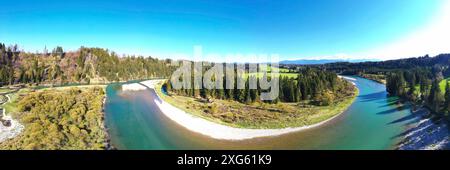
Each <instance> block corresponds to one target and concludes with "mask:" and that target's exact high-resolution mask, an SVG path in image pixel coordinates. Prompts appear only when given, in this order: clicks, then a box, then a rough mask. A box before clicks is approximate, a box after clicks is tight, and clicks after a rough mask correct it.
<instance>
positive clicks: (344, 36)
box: [0, 0, 450, 59]
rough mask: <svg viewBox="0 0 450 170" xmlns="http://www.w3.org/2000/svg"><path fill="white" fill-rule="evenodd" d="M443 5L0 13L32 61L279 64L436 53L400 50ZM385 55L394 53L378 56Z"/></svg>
mask: <svg viewBox="0 0 450 170" xmlns="http://www.w3.org/2000/svg"><path fill="white" fill-rule="evenodd" d="M448 2H449V1H447V0H292V1H287V0H281V1H275V0H272V1H267V0H252V1H250V0H244V1H242V0H240V1H239V0H223V1H212V0H211V1H206V0H189V1H187V0H176V1H157V0H152V1H143V0H141V1H133V0H130V1H118V0H117V1H116V0H109V1H103V0H99V1H95V2H94V1H89V0H77V1H70V0H68V1H50V0H49V1H44V0H16V1H10V0H0V4H2V6H3V7H7V8H2V10H0V42H3V43H6V44H14V43H17V44H19V45H20V47H21V48H23V49H25V50H27V51H33V52H34V51H36V50H39V51H42V49H43V48H44V47H45V46H47V48H49V49H51V48H53V47H55V46H57V45H60V46H63V47H64V48H65V49H67V50H75V49H77V48H79V47H80V46H88V47H102V48H108V49H110V50H113V51H116V52H118V53H126V54H142V55H153V56H160V57H166V56H168V55H169V54H173V53H187V54H192V53H193V46H194V45H201V46H202V47H203V51H204V53H219V54H227V53H243V54H246V53H257V54H259V53H269V54H270V53H277V54H279V55H280V56H281V59H298V58H308V59H310V58H326V57H342V56H344V57H349V58H350V57H352V58H370V57H371V58H377V57H381V58H389V57H410V56H401V55H423V53H425V52H428V51H429V50H430V49H431V48H434V47H436V46H430V48H426V49H423V50H421V51H417V52H414V53H412V52H411V53H406V52H403V51H406V49H409V47H410V46H413V45H409V46H408V45H406V46H405V45H404V44H405V42H406V41H408V42H409V41H413V40H409V39H411V37H414V36H416V35H418V34H421V33H418V32H423V30H428V31H430V30H433V29H431V28H430V26H434V25H438V24H439V23H442V22H444V21H442V19H441V20H438V19H436V18H439V17H440V16H441V15H443V14H442V13H441V12H442V11H443V10H444V9H443V6H447V5H446V4H448ZM447 22H448V20H447ZM447 32H448V31H447ZM424 36H425V37H426V38H429V39H430V36H431V35H430V36H429V35H428V34H426V35H424ZM420 40H423V38H421V39H420ZM420 40H414V41H420ZM431 40H434V39H431ZM398 44H403V45H398ZM414 45H415V46H422V45H421V44H420V43H419V42H415V44H414ZM397 46H399V47H397ZM443 48H445V47H443ZM384 49H391V51H395V52H391V53H390V54H382V53H380V51H381V52H383V51H389V50H384ZM434 50H435V51H433V52H436V51H445V50H447V49H437V50H436V49H434ZM399 51H401V52H399ZM396 52H397V53H396ZM448 52H450V51H448ZM416 53H417V54H416ZM430 53H431V51H430ZM374 54H379V55H374ZM389 55H391V56H389ZM392 55H397V56H392Z"/></svg>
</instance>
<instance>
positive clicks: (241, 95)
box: [163, 68, 354, 106]
mask: <svg viewBox="0 0 450 170" xmlns="http://www.w3.org/2000/svg"><path fill="white" fill-rule="evenodd" d="M235 72H236V70H235ZM233 75H237V73H235V74H233ZM245 75H246V76H247V77H244V80H245V88H244V89H238V88H237V81H234V86H233V87H234V88H232V89H227V88H226V83H223V85H224V87H223V89H211V90H208V89H207V88H200V89H194V88H192V89H173V88H172V85H171V83H169V82H166V83H165V84H164V85H163V88H165V89H167V90H166V91H167V92H168V93H169V94H171V93H174V94H177V95H183V96H189V97H194V98H203V99H207V100H209V99H223V100H233V101H238V102H241V103H246V104H249V103H254V102H261V101H260V97H259V96H260V94H261V92H262V90H261V88H260V87H259V86H258V87H257V89H250V88H249V81H250V80H252V79H254V80H257V79H260V78H261V77H257V76H254V75H249V74H245ZM245 75H244V76H245ZM225 77H226V73H225V75H224V76H223V77H221V78H222V79H224V80H223V82H225V81H226V80H225ZM269 78H270V77H269ZM353 92H354V87H353V86H352V85H351V84H350V83H349V82H347V81H345V80H342V79H340V78H338V76H337V74H335V73H332V72H327V71H323V70H319V69H316V68H305V69H302V70H299V71H298V72H297V76H295V77H294V76H283V75H280V76H279V95H278V97H277V98H276V99H275V100H272V101H263V102H266V103H277V102H288V103H297V102H300V101H311V104H314V105H319V106H326V105H330V104H333V103H334V102H335V101H337V100H336V99H339V98H343V97H348V96H351V95H352V94H353Z"/></svg>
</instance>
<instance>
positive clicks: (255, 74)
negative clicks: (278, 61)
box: [244, 72, 298, 78]
mask: <svg viewBox="0 0 450 170" xmlns="http://www.w3.org/2000/svg"><path fill="white" fill-rule="evenodd" d="M278 74H279V77H289V78H297V76H298V73H282V72H280V73H278ZM270 75H271V74H270V73H267V76H268V77H270ZM247 76H255V77H256V78H262V77H263V76H264V73H249V74H248V75H247V74H244V77H247Z"/></svg>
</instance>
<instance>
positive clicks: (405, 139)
mask: <svg viewBox="0 0 450 170" xmlns="http://www.w3.org/2000/svg"><path fill="white" fill-rule="evenodd" d="M429 112H430V111H429V110H428V109H427V108H425V107H423V106H418V108H417V109H415V110H414V109H413V108H411V113H412V114H413V116H414V117H415V118H414V119H415V120H414V123H412V124H410V125H408V126H407V127H406V130H405V133H404V136H402V139H401V140H400V142H399V143H398V144H397V146H396V149H397V150H442V149H448V147H450V142H449V140H450V139H449V130H448V123H447V122H445V120H443V118H437V117H435V116H432V115H430V113H429ZM436 118H437V120H436Z"/></svg>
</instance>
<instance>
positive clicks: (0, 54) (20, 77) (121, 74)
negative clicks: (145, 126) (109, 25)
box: [0, 43, 175, 86]
mask: <svg viewBox="0 0 450 170" xmlns="http://www.w3.org/2000/svg"><path fill="white" fill-rule="evenodd" d="M171 62H172V61H171V60H168V59H167V60H160V59H156V58H152V57H143V56H119V55H117V54H116V53H114V52H110V51H109V50H107V49H101V48H86V47H81V48H80V49H78V50H77V51H69V52H64V50H63V48H62V47H59V46H58V47H56V48H54V49H53V50H52V52H51V53H49V52H47V49H44V50H43V52H42V53H38V52H36V53H29V52H23V51H19V49H18V47H17V45H14V46H9V47H7V46H5V44H2V43H0V86H3V85H14V84H51V85H53V84H57V85H59V84H66V83H85V84H90V83H109V82H116V81H128V80H137V79H149V78H156V77H157V78H164V77H169V76H170V75H171V73H172V72H173V70H175V67H173V66H171Z"/></svg>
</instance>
